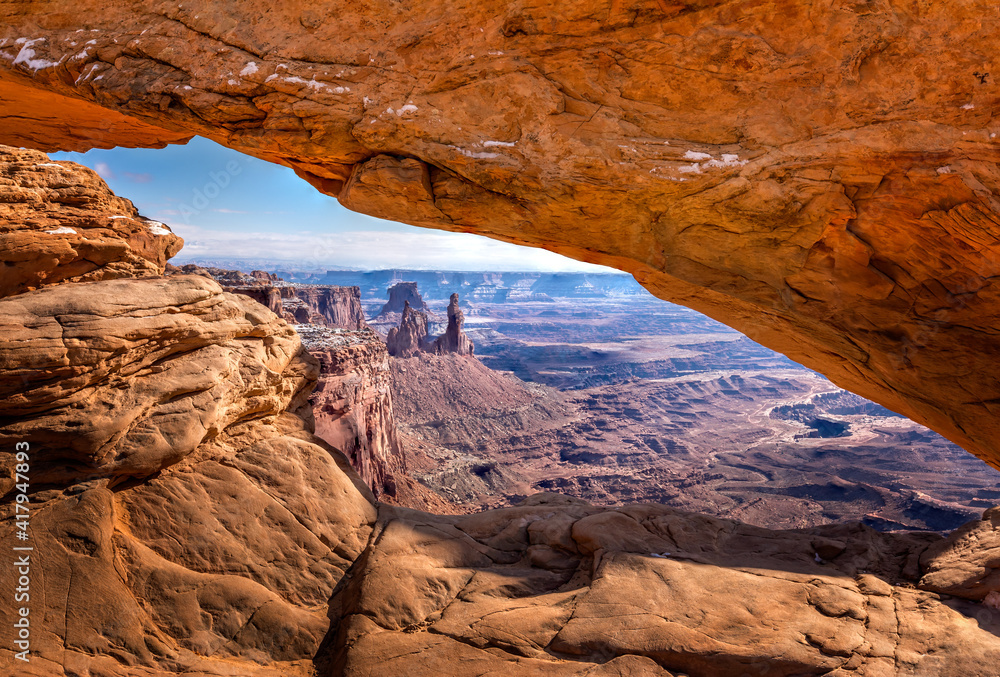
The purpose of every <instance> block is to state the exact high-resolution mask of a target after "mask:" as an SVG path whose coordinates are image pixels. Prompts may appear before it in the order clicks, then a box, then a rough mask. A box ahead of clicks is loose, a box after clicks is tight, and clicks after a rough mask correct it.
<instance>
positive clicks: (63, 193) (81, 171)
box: [0, 146, 183, 296]
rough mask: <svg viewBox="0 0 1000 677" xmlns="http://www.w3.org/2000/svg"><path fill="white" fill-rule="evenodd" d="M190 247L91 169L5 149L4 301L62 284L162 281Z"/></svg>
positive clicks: (0, 157) (1, 215) (0, 160)
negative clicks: (180, 253)
mask: <svg viewBox="0 0 1000 677" xmlns="http://www.w3.org/2000/svg"><path fill="white" fill-rule="evenodd" d="M182 244H183V240H181V238H179V237H177V236H176V235H174V234H173V233H172V232H171V231H170V229H169V228H168V227H166V226H165V225H163V224H162V223H158V222H156V221H150V220H149V219H146V218H144V217H142V216H140V215H139V213H138V212H137V211H136V209H135V206H133V205H132V203H131V202H129V201H128V200H126V199H124V198H120V197H118V196H117V195H115V194H114V193H112V192H111V191H110V190H109V189H108V186H107V184H105V183H104V181H103V180H102V179H101V177H99V176H98V175H97V174H96V173H94V172H93V171H91V170H90V169H87V168H86V167H83V166H81V165H78V164H75V163H72V162H53V161H51V160H50V159H49V158H48V156H47V155H45V154H44V153H39V152H37V151H25V150H20V149H16V148H10V147H8V146H0V252H2V253H3V263H2V264H0V296H9V295H11V294H17V293H20V292H24V291H28V290H31V289H37V288H39V287H43V286H46V285H52V284H58V283H60V282H74V281H86V280H110V279H115V278H120V277H143V276H150V275H162V274H163V269H164V266H165V265H166V262H167V259H168V258H170V257H171V256H173V255H174V254H176V253H177V252H178V251H179V250H180V248H181V245H182Z"/></svg>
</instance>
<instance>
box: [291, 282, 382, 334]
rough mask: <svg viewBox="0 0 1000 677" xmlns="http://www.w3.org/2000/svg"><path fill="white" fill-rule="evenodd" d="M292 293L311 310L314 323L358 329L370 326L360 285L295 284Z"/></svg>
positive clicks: (311, 320)
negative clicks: (363, 304) (362, 304)
mask: <svg viewBox="0 0 1000 677" xmlns="http://www.w3.org/2000/svg"><path fill="white" fill-rule="evenodd" d="M292 293H293V294H294V295H295V298H297V299H299V300H300V301H302V304H303V306H304V307H305V308H307V309H308V310H309V313H310V318H311V319H310V322H311V323H312V324H323V325H326V326H328V327H340V328H341V329H357V330H360V329H365V328H367V327H368V323H367V322H366V321H365V312H364V309H363V308H362V307H361V290H360V289H359V288H358V287H331V286H326V285H308V286H295V287H292Z"/></svg>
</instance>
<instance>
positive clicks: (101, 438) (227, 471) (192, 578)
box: [0, 165, 376, 677]
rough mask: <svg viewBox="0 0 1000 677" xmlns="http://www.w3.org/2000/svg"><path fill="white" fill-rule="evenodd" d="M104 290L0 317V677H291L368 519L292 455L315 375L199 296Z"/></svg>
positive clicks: (6, 302) (319, 630) (168, 290)
mask: <svg viewBox="0 0 1000 677" xmlns="http://www.w3.org/2000/svg"><path fill="white" fill-rule="evenodd" d="M68 167H69V171H71V172H76V171H80V168H78V167H76V166H75V165H68ZM27 182H28V185H29V186H31V185H33V184H31V183H30V178H29V179H27ZM15 188H16V186H15ZM105 190H106V189H105ZM63 213H64V216H65V218H66V222H71V223H76V221H73V219H77V218H78V217H79V215H78V214H77V213H76V212H74V211H73V210H72V209H66V210H63ZM52 218H55V217H54V216H53V217H52ZM29 225H33V227H34V228H35V229H36V230H37V229H42V228H49V229H51V230H53V231H55V232H52V233H47V235H49V236H50V237H51V238H53V239H55V240H59V239H62V240H67V241H69V244H70V245H72V244H74V243H76V242H77V241H78V238H77V237H76V236H75V235H76V234H74V233H71V232H69V230H70V228H69V227H68V226H67V227H66V228H65V230H60V228H61V227H62V226H61V225H60V224H59V223H58V222H57V223H55V224H52V223H48V222H44V223H35V224H29ZM53 226H54V227H53ZM21 231H22V232H27V228H26V227H25V226H22V227H21ZM125 232H128V231H125ZM10 243H11V240H10V239H6V240H0V255H2V256H3V257H4V259H5V260H10V259H9V258H8V256H9V250H7V249H4V247H9V246H11V245H10ZM64 244H65V243H64ZM65 248H66V247H63V248H60V247H59V246H55V247H53V248H52V250H53V251H63V250H64V249H65ZM128 251H129V249H128V248H127V247H125V246H123V245H122V244H121V243H120V244H119V246H118V252H119V254H120V255H124V254H127V253H128ZM167 251H169V250H167ZM147 261H148V260H147ZM158 265H159V266H160V267H161V269H162V262H160V263H159V264H158ZM150 269H153V270H155V267H154V266H153V265H150V266H148V267H145V266H138V267H136V268H135V272H136V273H137V274H139V275H146V274H148V273H149V272H150ZM125 270H126V269H125V268H117V269H114V273H115V274H114V275H109V276H108V277H111V278H113V279H96V280H92V281H86V282H76V281H74V282H72V283H70V282H65V280H66V279H75V278H71V277H69V276H65V275H64V276H63V280H64V282H63V283H62V284H55V285H46V286H43V287H41V288H38V289H29V290H23V289H15V290H14V291H17V292H20V293H16V294H14V295H11V296H7V297H6V298H0V335H2V336H3V340H2V341H0V446H2V447H3V449H4V452H3V453H0V495H2V500H0V544H2V547H3V548H4V549H5V550H6V551H7V552H15V550H12V548H15V547H20V548H25V547H27V548H30V549H29V550H19V551H16V552H19V553H20V554H19V557H21V558H27V560H28V564H26V565H24V567H23V568H24V569H25V573H24V575H25V577H26V578H25V579H24V580H30V583H29V584H22V583H21V582H20V579H18V578H17V577H13V576H9V575H4V576H0V594H4V595H6V596H7V598H8V599H10V600H14V599H15V593H17V591H16V590H15V586H18V585H20V586H21V587H22V588H24V587H25V585H27V586H28V587H29V588H30V591H28V592H30V595H27V596H22V597H20V598H19V599H18V602H19V606H18V608H15V607H14V606H13V605H12V604H5V605H4V606H3V607H2V609H0V621H2V622H3V623H4V624H7V625H10V626H11V627H13V626H14V622H15V619H16V618H21V617H24V614H25V613H28V614H30V615H29V616H28V618H29V619H30V621H29V622H30V629H31V630H30V652H29V658H30V662H29V663H25V662H23V661H21V660H19V659H17V658H15V651H17V650H20V649H23V648H24V647H16V646H15V645H14V644H13V643H11V642H8V643H6V644H5V645H4V646H2V647H0V672H2V673H3V674H11V675H13V674H18V675H20V674H37V675H42V674H44V675H70V674H107V675H126V674H130V675H132V674H140V673H141V674H144V675H150V676H154V675H167V674H181V673H188V674H192V673H195V674H205V675H220V676H221V675H232V674H241V675H253V676H255V677H279V676H280V677H285V676H286V675H301V676H302V677H306V676H307V675H310V674H311V673H312V668H311V659H312V658H313V657H314V656H315V655H316V653H317V652H318V651H319V648H320V646H321V643H322V642H323V640H324V638H325V636H326V634H327V632H328V628H329V623H330V621H329V617H328V615H327V603H328V601H329V599H330V596H331V595H332V593H333V590H334V588H335V587H336V586H337V584H338V583H339V581H340V580H341V579H342V577H343V575H344V572H346V571H347V569H348V568H349V567H350V566H351V564H352V563H353V561H354V560H355V559H356V558H357V556H358V554H360V552H361V551H362V550H363V548H364V545H365V543H366V541H367V539H368V536H369V533H370V531H371V526H372V525H373V523H374V520H375V518H376V513H375V510H374V507H373V501H374V497H373V496H372V495H371V493H370V492H369V491H368V489H367V488H366V487H365V486H364V484H362V482H361V481H360V478H358V477H357V475H356V474H355V473H354V471H353V470H352V469H351V468H350V465H349V464H348V463H347V461H346V459H344V458H343V457H342V456H341V455H340V454H339V453H337V452H336V450H334V449H333V448H332V447H330V446H329V445H328V444H326V443H325V442H324V441H323V440H322V439H320V438H318V437H316V436H314V435H313V434H312V429H313V419H312V412H311V407H310V406H309V402H308V396H309V392H310V390H311V389H312V386H313V384H314V383H315V380H316V377H317V375H318V372H319V369H318V365H317V363H316V361H315V359H313V358H311V357H310V356H309V355H308V353H306V352H305V351H304V350H303V349H302V346H301V343H300V341H299V337H298V335H297V334H296V333H295V332H294V331H293V330H292V329H291V328H290V327H289V326H288V325H287V324H286V323H285V322H283V321H282V320H281V319H279V318H278V317H276V316H275V315H274V314H273V313H271V312H270V311H269V310H268V309H267V308H265V307H263V306H261V305H260V304H258V303H256V302H254V301H252V300H251V299H249V298H247V297H246V296H241V295H236V294H230V293H226V292H225V291H223V289H222V288H221V287H220V286H219V284H218V283H217V282H215V281H214V280H211V279H206V278H205V277H202V276H186V275H174V276H170V277H145V278H143V279H125V278H122V277H121V275H122V274H124V271H125ZM54 277H56V276H55V275H53V276H52V277H50V278H48V279H47V280H46V281H51V280H52V279H53V278H54ZM95 277H97V276H95ZM7 291H10V290H9V289H8V290H7ZM15 449H16V450H17V451H19V452H21V454H20V455H16V454H15V453H14V451H15ZM21 496H23V497H26V498H27V499H28V501H27V502H25V501H24V500H23V499H22V498H20V497H21ZM25 553H26V554H25ZM22 592H25V590H22ZM18 594H19V593H18ZM20 609H24V610H25V611H21V610H20Z"/></svg>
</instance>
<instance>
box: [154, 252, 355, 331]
mask: <svg viewBox="0 0 1000 677" xmlns="http://www.w3.org/2000/svg"><path fill="white" fill-rule="evenodd" d="M168 272H170V273H171V274H177V273H188V274H192V275H202V276H204V277H210V278H212V279H213V280H216V281H217V282H219V284H221V285H222V286H223V287H224V288H225V289H226V291H229V292H232V293H235V294H243V295H244V296H249V297H250V298H252V299H254V300H255V301H257V302H258V303H261V304H262V305H265V306H267V307H268V309H270V310H271V312H273V313H275V314H276V315H278V316H280V317H282V318H284V319H285V320H287V321H288V322H292V323H296V324H319V325H323V326H326V327H340V328H342V329H364V328H365V327H367V326H368V323H367V322H366V321H365V313H364V309H363V308H362V307H361V289H360V288H359V287H339V286H332V285H297V284H288V283H285V281H284V280H282V279H281V278H280V277H278V276H277V275H275V274H274V273H268V272H265V271H263V270H254V271H251V272H250V273H249V274H247V273H244V272H242V271H239V270H227V269H224V268H214V267H209V268H203V267H201V266H198V265H195V264H192V263H189V264H187V265H185V266H181V267H180V268H178V267H176V266H170V270H169V271H168Z"/></svg>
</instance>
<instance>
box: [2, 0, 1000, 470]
mask: <svg viewBox="0 0 1000 677" xmlns="http://www.w3.org/2000/svg"><path fill="white" fill-rule="evenodd" d="M984 11H987V10H984V9H983V6H982V4H981V3H979V2H974V1H973V0H955V1H954V2H950V3H947V4H944V3H937V4H927V3H909V4H907V3H890V2H876V3H854V4H850V3H828V4H824V5H821V6H817V5H816V3H812V2H806V1H805V0H781V1H779V2H775V3H770V4H767V5H763V6H761V5H760V3H756V2H751V1H750V0H735V1H731V2H717V1H714V0H713V1H711V2H684V3H680V4H675V5H668V4H666V3H656V2H649V3H645V4H639V5H636V6H634V7H632V6H628V7H626V6H624V5H622V4H620V3H615V2H612V3H611V4H608V3H607V2H604V3H596V2H594V1H589V2H580V3H576V4H574V5H572V6H571V7H562V8H560V9H559V11H555V10H554V9H553V8H552V7H551V6H542V5H539V4H537V3H535V4H532V3H529V2H523V1H521V0H518V1H517V2H514V3H513V4H508V5H504V6H503V7H502V8H501V9H497V7H494V6H492V5H489V4H468V5H462V6H457V5H456V6H449V7H448V8H447V11H442V7H441V6H440V5H439V4H436V3H415V4H412V3H411V4H408V5H406V6H405V7H400V8H398V11H394V12H391V13H389V14H386V13H385V12H384V11H383V9H382V8H381V7H379V8H375V7H374V6H373V7H367V6H358V7H355V8H352V9H351V10H350V11H345V12H338V13H335V14H329V13H324V12H319V11H315V10H313V9H310V8H306V9H302V8H301V7H300V6H298V5H288V6H282V7H281V8H280V9H276V8H275V7H274V4H273V3H265V2H260V1H259V0H253V1H249V2H245V3H240V5H239V6H238V7H237V6H230V5H227V4H216V5H208V4H204V3H183V4H177V5H176V6H175V5H170V6H169V7H168V6H166V5H162V6H161V5H159V4H152V5H151V4H149V3H142V2H138V1H137V0H130V1H128V2H124V3H119V4H115V5H114V6H111V7H109V6H108V5H107V4H106V3H97V2H94V1H93V0H83V1H82V2H76V3H66V2H58V1H57V2H55V3H54V4H52V3H12V4H8V5H4V7H3V9H2V10H0V18H2V20H0V26H2V29H0V65H2V67H0V72H2V73H3V79H2V80H0V92H2V94H3V96H2V97H0V100H2V102H3V103H2V106H3V108H2V109H0V113H2V114H3V115H4V119H5V124H4V128H3V130H2V131H0V141H3V140H7V142H8V143H18V144H30V145H35V146H37V147H43V148H54V147H73V148H77V149H79V148H81V147H88V146H96V145H108V144H115V143H126V144H131V145H149V146H156V145H160V144H163V143H167V142H171V141H176V140H178V139H179V138H184V137H186V136H189V135H192V134H201V135H203V136H206V137H208V138H211V139H214V140H216V141H218V142H220V143H224V144H227V145H229V146H231V147H233V148H236V149H239V150H242V151H244V152H247V153H250V154H252V155H254V156H256V157H260V158H263V159H267V160H270V161H274V162H279V163H282V164H285V165H287V166H290V167H292V168H294V169H295V170H296V171H297V172H298V174H299V175H300V176H302V177H303V178H305V179H307V180H309V181H310V182H311V183H312V184H313V185H315V186H316V187H317V188H319V189H320V190H322V191H323V192H325V193H328V194H331V195H338V196H339V199H340V200H341V202H342V203H343V204H344V205H346V206H348V207H350V208H352V209H355V210H358V211H362V212H365V213H368V214H372V215H375V216H380V217H384V218H389V219H393V220H397V221H402V222H407V223H412V224H416V225H423V226H429V227H435V228H443V229H447V230H454V231H465V232H478V233H482V234H486V235H489V236H491V237H496V238H500V239H505V240H509V241H514V242H520V243H524V244H531V245H535V246H542V247H546V248H548V249H552V250H554V251H558V252H561V253H564V254H567V255H569V256H574V257H576V258H579V259H583V260H588V261H593V262H598V263H604V264H607V265H612V266H615V267H618V268H621V269H623V270H628V271H630V272H632V273H634V274H635V275H636V276H637V278H638V279H639V280H640V281H641V282H642V283H643V284H644V285H645V286H646V287H647V288H649V289H650V290H651V291H652V292H654V293H655V294H657V295H658V296H660V297H662V298H665V299H668V300H672V301H676V302H679V303H683V304H685V305H688V306H691V307H694V308H696V309H698V310H701V311H703V312H705V313H706V314H708V315H710V316H712V317H714V318H716V319H719V320H722V321H724V322H726V323H728V324H730V325H731V326H734V327H736V328H737V329H740V330H742V331H743V332H744V333H746V334H748V335H749V336H750V337H751V338H753V339H754V340H756V341H758V342H760V343H763V344H764V345H767V346H769V347H771V348H775V349H777V350H779V351H781V352H784V353H785V354H787V355H789V356H790V357H792V358H794V359H796V360H798V361H800V362H802V363H803V364H806V365H808V366H810V367H812V368H814V369H817V370H818V371H821V372H823V373H824V374H826V375H827V376H829V377H831V378H832V380H833V381H834V382H836V383H837V384H839V385H843V386H844V387H847V388H849V389H851V390H854V391H855V392H857V393H859V394H862V395H864V396H866V397H868V398H870V399H873V400H875V401H878V402H880V403H882V404H884V405H886V406H888V407H890V408H891V409H894V410H896V411H900V412H902V413H905V414H907V415H909V416H911V417H912V418H914V419H915V420H917V421H919V422H921V423H924V424H926V425H928V426H930V427H931V428H934V429H935V430H938V431H939V432H941V433H943V434H944V435H946V436H947V437H949V438H950V439H952V440H954V441H956V442H957V443H959V444H961V445H963V446H965V447H966V448H967V449H969V450H970V451H972V452H973V453H976V454H978V455H979V456H981V457H982V458H984V459H986V460H988V461H989V462H991V463H993V464H995V465H998V464H1000V446H998V445H1000V442H998V440H1000V417H998V416H997V406H998V405H997V402H998V401H1000V380H998V376H997V374H996V370H995V369H994V368H993V366H992V365H993V364H995V362H996V361H997V357H998V355H1000V343H998V340H997V334H996V332H995V330H994V328H995V326H996V324H997V318H996V312H995V308H996V307H997V295H998V292H997V287H996V285H997V284H998V280H1000V277H998V275H997V274H996V273H997V260H998V256H997V253H998V250H1000V226H998V224H1000V206H998V205H997V202H996V200H995V198H994V196H995V195H996V194H998V193H1000V174H998V172H997V171H996V166H995V165H996V160H997V157H998V151H997V141H996V139H995V138H994V137H995V136H996V134H998V133H1000V127H997V125H996V123H995V122H994V121H993V118H992V115H991V111H992V107H993V106H994V105H995V103H996V95H995V92H994V85H993V84H992V83H993V81H994V79H995V77H996V75H995V70H996V69H991V67H990V66H989V59H990V57H989V56H988V55H990V54H992V53H993V52H995V51H996V49H995V47H996V46H997V43H998V40H1000V38H998V37H997V33H996V31H994V30H993V29H992V27H991V24H990V22H989V21H984ZM81 27H84V28H81ZM78 30H87V31H88V32H89V33H90V34H92V35H93V37H92V38H90V40H88V41H85V43H87V44H81V43H80V40H79V37H80V34H78V33H77V31H78ZM90 41H93V42H92V43H91V42H90ZM29 43H30V44H29ZM74 43H75V44H74ZM358 55H363V56H362V57H361V58H360V59H359V57H358ZM364 55H367V57H365V56H364ZM984 55H986V56H984ZM469 57H472V58H469ZM991 72H994V75H990V73H991ZM28 88H31V89H30V90H29V89H28ZM28 91H30V94H28V93H27V92H28ZM31 97H33V98H31ZM29 98H31V101H32V102H33V103H34V104H35V105H34V107H33V108H31V107H29V106H28V105H26V102H27V101H28V100H29ZM50 111H57V113H52V112H50ZM105 111H107V112H105ZM103 115H109V116H110V118H109V120H110V123H109V125H108V130H107V133H106V135H104V136H103V137H102V138H100V139H96V140H95V139H93V136H94V134H93V130H96V129H98V128H99V125H100V122H101V118H102V116H103ZM157 127H160V128H162V131H157ZM77 128H79V129H82V130H83V131H82V132H77V131H76V129H77Z"/></svg>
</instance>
